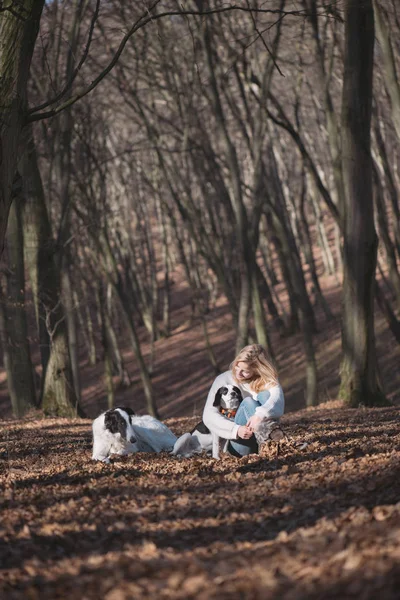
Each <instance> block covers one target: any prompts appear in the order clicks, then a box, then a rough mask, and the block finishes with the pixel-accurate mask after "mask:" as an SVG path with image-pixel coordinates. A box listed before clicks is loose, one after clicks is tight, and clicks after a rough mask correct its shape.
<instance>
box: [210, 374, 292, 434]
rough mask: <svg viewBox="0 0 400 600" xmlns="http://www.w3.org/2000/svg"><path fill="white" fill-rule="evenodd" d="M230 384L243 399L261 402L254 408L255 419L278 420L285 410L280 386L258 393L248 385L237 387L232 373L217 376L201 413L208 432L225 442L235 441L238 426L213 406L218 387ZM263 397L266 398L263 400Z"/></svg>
mask: <svg viewBox="0 0 400 600" xmlns="http://www.w3.org/2000/svg"><path fill="white" fill-rule="evenodd" d="M227 384H231V385H236V386H237V387H238V388H239V389H240V391H241V392H242V396H243V398H246V397H248V396H252V397H253V398H254V399H255V400H258V401H259V402H260V401H261V402H263V404H262V406H259V407H258V408H256V415H257V417H261V418H262V419H273V420H278V419H279V418H280V417H281V416H282V415H283V412H284V409H285V398H284V395H283V390H282V388H281V386H280V385H274V386H273V387H271V388H269V389H268V390H263V391H261V392H259V393H257V392H254V391H252V390H251V389H250V387H249V386H248V384H243V385H239V384H238V383H237V382H236V381H235V380H234V378H233V375H232V371H225V373H221V375H218V377H216V379H215V380H214V383H213V384H212V386H211V388H210V391H209V392H208V396H207V401H206V405H205V407H204V411H203V421H204V424H205V425H206V426H207V427H208V429H209V430H210V431H212V432H213V433H215V434H217V435H218V436H219V437H221V438H224V439H226V440H235V439H237V432H238V429H239V427H240V425H237V424H236V423H234V422H233V421H230V420H229V419H227V418H226V417H224V416H223V415H221V413H220V412H219V409H218V407H217V406H213V403H214V399H215V394H216V393H217V391H218V390H219V388H220V387H222V386H224V385H227ZM265 396H267V397H266V398H265Z"/></svg>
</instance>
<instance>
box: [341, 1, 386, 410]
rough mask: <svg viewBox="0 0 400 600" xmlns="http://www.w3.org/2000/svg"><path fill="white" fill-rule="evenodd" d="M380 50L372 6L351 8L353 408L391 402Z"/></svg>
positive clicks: (348, 295)
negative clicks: (380, 196)
mask: <svg viewBox="0 0 400 600" xmlns="http://www.w3.org/2000/svg"><path fill="white" fill-rule="evenodd" d="M373 50H374V13H373V9H372V0H364V2H363V3H360V2H356V3H355V2H353V0H346V2H345V54H344V80H343V96H342V149H343V177H344V184H345V210H344V252H343V264H344V281H343V331H342V345H343V361H342V365H341V386H340V397H341V398H343V399H344V400H345V402H346V403H347V404H348V405H349V406H354V407H356V406H359V405H366V406H375V405H377V404H382V403H384V402H385V396H384V394H383V392H382V390H381V389H380V386H379V383H378V374H377V361H376V350H375V335H374V297H375V267H376V258H377V247H378V239H377V236H376V232H375V226H374V209H373V196H372V164H371V148H370V128H371V109H372V73H373Z"/></svg>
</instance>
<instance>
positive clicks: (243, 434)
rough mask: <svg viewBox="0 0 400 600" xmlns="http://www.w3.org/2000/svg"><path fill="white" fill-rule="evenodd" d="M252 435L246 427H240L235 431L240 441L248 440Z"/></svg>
mask: <svg viewBox="0 0 400 600" xmlns="http://www.w3.org/2000/svg"><path fill="white" fill-rule="evenodd" d="M252 435H253V431H252V430H251V429H250V427H247V425H241V426H240V427H239V429H238V431H237V436H238V437H239V438H242V440H248V439H249V438H251V436H252Z"/></svg>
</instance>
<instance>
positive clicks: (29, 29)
mask: <svg viewBox="0 0 400 600" xmlns="http://www.w3.org/2000/svg"><path fill="white" fill-rule="evenodd" d="M43 5H44V0H18V1H17V0H6V1H5V2H2V10H1V11H0V40H1V43H0V99H1V105H0V254H1V253H2V252H3V247H4V237H5V233H6V229H7V220H8V213H9V210H10V206H11V200H12V198H11V187H12V183H13V179H14V176H15V173H16V170H17V162H18V156H19V152H20V142H21V139H20V138H21V132H22V128H23V126H24V119H25V110H26V87H27V81H28V76H29V69H30V64H31V59H32V54H33V49H34V46H35V41H36V37H37V34H38V31H39V22H40V17H41V14H42V9H43Z"/></svg>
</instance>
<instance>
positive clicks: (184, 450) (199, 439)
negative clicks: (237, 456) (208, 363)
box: [173, 384, 243, 456]
mask: <svg viewBox="0 0 400 600" xmlns="http://www.w3.org/2000/svg"><path fill="white" fill-rule="evenodd" d="M242 400H243V397H242V394H241V391H240V389H239V388H238V387H237V386H236V385H230V384H227V385H225V386H223V387H221V388H219V390H218V391H217V393H216V394H215V398H214V402H213V406H217V407H218V409H219V412H220V413H221V414H222V415H224V416H225V417H226V418H228V419H231V420H233V419H234V418H235V415H236V412H237V409H238V408H239V406H240V403H241V402H242ZM196 447H197V452H202V451H205V452H212V451H213V436H212V434H211V431H210V430H209V429H208V427H207V425H205V423H204V421H200V423H197V425H196V426H195V427H194V429H192V431H191V432H190V433H185V434H184V435H182V436H181V437H180V438H179V439H178V441H177V442H176V444H175V446H174V450H173V454H178V455H181V456H191V454H193V453H196Z"/></svg>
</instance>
